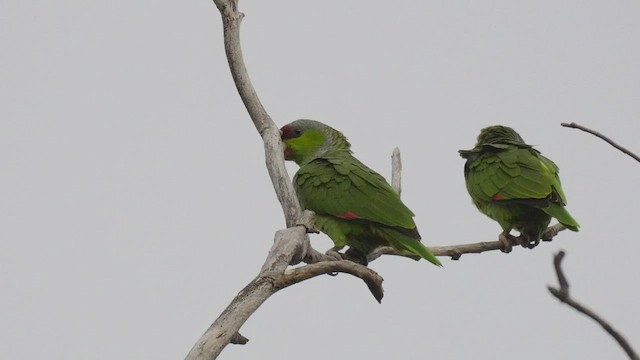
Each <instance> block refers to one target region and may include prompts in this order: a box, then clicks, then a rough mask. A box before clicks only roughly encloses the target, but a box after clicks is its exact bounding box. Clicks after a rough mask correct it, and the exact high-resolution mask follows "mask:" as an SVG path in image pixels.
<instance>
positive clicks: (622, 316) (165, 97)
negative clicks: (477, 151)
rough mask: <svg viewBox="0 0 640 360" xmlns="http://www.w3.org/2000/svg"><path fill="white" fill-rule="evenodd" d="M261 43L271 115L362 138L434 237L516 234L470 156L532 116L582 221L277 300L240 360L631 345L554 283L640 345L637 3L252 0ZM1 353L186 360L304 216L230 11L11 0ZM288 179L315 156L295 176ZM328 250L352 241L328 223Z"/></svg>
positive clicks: (531, 354)
mask: <svg viewBox="0 0 640 360" xmlns="http://www.w3.org/2000/svg"><path fill="white" fill-rule="evenodd" d="M240 8H241V10H242V11H243V12H245V13H246V17H245V20H244V21H243V25H242V45H243V48H244V52H245V58H246V63H247V66H248V69H249V72H250V75H251V78H252V80H253V81H254V84H255V86H256V89H257V91H258V94H259V95H260V98H261V100H262V103H263V104H264V105H265V107H266V109H267V111H268V112H269V113H270V115H271V116H272V117H273V119H274V120H275V121H276V123H278V124H279V125H284V124H285V123H288V122H290V121H292V120H294V119H297V118H311V119H316V120H320V121H323V122H326V123H327V124H330V125H332V126H334V127H335V128H337V129H339V130H341V131H343V132H344V133H345V134H346V135H347V137H348V138H349V139H350V141H351V142H352V144H353V150H354V152H355V155H356V156H357V157H358V158H359V159H361V160H362V161H363V162H365V163H366V164H368V165H369V166H370V167H372V168H373V169H375V170H377V171H379V172H380V173H381V174H383V175H384V176H386V177H388V176H389V174H390V168H391V164H390V154H391V151H392V149H393V147H394V146H399V147H400V148H401V150H402V155H403V164H404V172H403V193H402V195H403V199H404V201H405V202H406V204H407V205H408V206H409V207H410V208H411V209H412V210H413V211H414V212H415V213H416V222H417V224H418V227H419V229H420V232H421V234H422V236H423V240H424V241H425V242H426V244H428V245H453V244H459V243H469V242H478V241H491V240H494V239H496V238H497V235H498V233H499V232H500V228H499V226H498V224H497V223H495V222H493V221H492V220H490V219H489V218H486V217H484V216H483V215H481V214H480V213H479V212H478V211H477V210H476V209H475V208H474V207H473V205H472V204H471V202H470V199H469V196H468V194H467V192H466V189H465V187H464V179H463V175H462V168H463V164H464V162H463V159H461V158H460V157H459V156H458V153H457V150H458V149H466V148H470V147H472V146H473V144H474V142H475V137H476V136H477V134H478V131H479V129H480V128H482V127H484V126H487V125H490V124H497V123H500V124H505V125H509V126H512V127H514V128H515V129H516V130H517V131H519V132H520V134H521V135H522V136H523V138H524V139H525V140H526V141H527V142H529V143H531V144H535V145H536V146H537V148H538V149H539V150H541V151H542V152H543V154H544V155H547V156H548V157H550V158H551V159H553V160H554V161H555V162H556V163H557V164H558V165H559V166H560V168H561V178H562V182H563V186H564V189H565V192H566V195H567V197H568V201H569V204H568V209H569V211H570V212H571V213H572V214H573V216H574V217H575V218H576V219H577V220H578V221H579V223H580V224H581V226H582V228H581V231H580V232H579V233H571V232H568V231H567V232H563V233H561V234H560V235H559V236H558V237H557V238H556V239H555V240H554V241H553V242H551V243H543V244H542V245H540V246H539V247H538V248H536V249H534V250H532V251H531V250H525V249H521V248H516V249H515V250H514V252H513V253H511V254H509V255H504V254H502V253H499V252H491V253H485V254H481V255H465V256H463V257H462V259H461V260H460V261H457V262H454V261H450V260H448V259H445V258H443V259H442V260H443V263H444V268H443V269H438V268H436V267H434V266H432V265H430V264H429V263H427V262H424V261H421V262H413V261H411V260H408V259H399V258H395V257H391V258H389V257H387V258H382V259H379V260H377V261H375V262H373V263H372V264H371V267H372V268H373V269H375V270H376V271H377V272H378V273H379V274H381V275H382V276H383V277H384V278H385V282H384V287H385V290H386V293H385V295H386V296H385V298H384V300H383V302H382V304H381V305H380V304H378V303H377V302H376V301H375V300H374V299H373V297H372V296H371V295H370V293H369V291H368V290H367V288H366V287H365V286H364V285H363V283H362V282H361V281H360V280H358V279H355V278H353V277H350V276H347V275H340V276H337V277H329V276H324V277H319V278H316V279H313V280H310V281H307V282H304V283H302V284H299V285H297V286H294V287H292V288H288V289H286V290H284V291H282V292H280V293H277V294H276V295H274V296H273V297H271V298H270V299H269V300H268V301H267V302H266V303H265V304H264V305H263V306H262V307H261V308H260V309H259V310H258V311H257V312H256V313H255V314H254V315H253V316H252V317H251V318H250V319H249V321H248V322H247V323H246V324H245V326H244V327H243V328H242V330H241V332H242V334H243V335H245V336H247V337H248V338H250V340H251V341H250V342H249V343H248V345H246V346H229V347H227V348H226V349H225V350H224V352H223V353H222V355H221V358H223V359H270V358H276V357H278V358H282V359H300V358H305V359H310V360H316V359H326V358H333V359H364V358H370V359H389V358H394V359H424V358H433V359H479V360H485V359H522V360H532V359H587V360H589V359H594V360H595V359H624V358H625V355H624V353H623V352H622V350H621V349H620V348H619V347H618V345H617V344H616V343H614V341H613V340H612V339H611V338H610V337H609V336H608V335H607V334H605V333H604V332H603V331H602V330H601V329H600V328H599V327H598V326H597V325H596V324H595V323H594V322H592V321H591V320H589V319H587V318H585V317H584V316H582V315H580V314H578V313H577V312H575V311H574V310H572V309H570V308H569V307H567V306H565V305H562V304H560V303H559V302H558V301H557V300H555V298H552V297H551V295H550V294H549V293H548V292H547V290H546V286H547V285H548V284H552V285H555V284H556V278H555V273H554V271H553V268H552V256H553V254H554V253H555V252H556V251H558V250H559V249H565V250H566V251H567V253H568V255H567V257H566V259H565V270H566V273H567V275H568V277H569V281H570V284H571V291H572V295H573V296H575V297H576V298H577V299H579V300H580V301H582V302H583V303H584V304H586V305H587V306H589V307H591V308H593V309H595V310H597V311H598V312H599V313H600V314H601V315H602V316H604V317H605V318H606V319H607V320H609V321H611V323H612V324H614V326H615V327H616V328H617V329H619V330H620V331H621V332H622V333H624V334H625V335H626V336H627V338H628V339H629V340H630V342H631V343H632V344H633V345H635V347H636V349H637V350H640V307H639V306H638V302H639V301H640V299H639V297H640V281H639V280H638V279H639V278H640V265H639V264H638V261H637V259H638V253H639V252H640V241H638V228H637V225H638V221H639V216H638V210H639V209H640V192H639V191H638V185H639V184H640V164H638V163H637V162H634V161H633V160H632V159H631V158H629V157H628V156H626V155H624V154H622V153H620V152H619V151H617V150H615V149H614V148H612V147H611V146H609V145H608V144H606V143H604V142H603V141H601V140H599V139H597V138H595V137H593V136H591V135H588V134H585V133H582V132H580V131H578V130H572V129H565V128H562V127H560V123H561V122H571V121H575V122H578V123H581V124H583V125H585V126H589V127H592V128H594V129H597V130H600V131H602V132H603V133H605V134H607V135H609V136H610V137H612V138H613V139H615V140H616V141H618V142H619V143H621V144H623V145H625V146H627V147H629V148H630V149H632V150H634V151H635V152H636V153H640V142H639V141H638V140H639V136H640V41H639V39H640V2H638V1H547V0H538V1H507V0H504V1H497V0H496V1H476V2H469V1H424V0H421V1H402V2H389V1H344V0H342V1H337V0H336V1H264V0H261V1H252V0H244V1H241V3H240ZM0 28H1V31H0V36H1V38H0V39H1V40H0V41H1V44H0V49H1V52H2V55H1V56H0V61H1V66H0V74H1V77H2V80H1V81H0V99H2V106H0V171H1V175H0V324H2V326H0V353H1V354H3V355H2V357H3V358H6V359H38V358H47V359H54V360H57V359H98V360H99V359H131V360H134V359H136V360H137V359H181V358H183V357H184V356H185V355H186V354H187V352H188V351H189V349H190V348H191V346H192V345H193V344H194V343H195V341H196V340H197V339H198V338H199V337H200V335H201V334H202V333H203V332H204V330H205V329H206V328H207V327H208V326H209V325H210V323H211V322H212V321H213V320H214V319H215V318H216V317H217V316H218V314H219V313H220V312H221V311H222V310H223V309H224V308H225V307H226V305H227V304H228V303H229V302H230V301H231V299H232V298H233V297H234V295H235V294H236V293H237V292H238V291H239V290H240V289H241V288H242V287H244V286H245V284H246V283H247V282H249V281H250V280H251V279H252V278H253V277H254V276H255V275H256V274H257V272H258V270H259V269H260V266H261V265H262V262H263V261H264V259H265V257H266V255H267V252H268V250H269V248H270V246H271V244H272V239H273V234H274V232H275V231H276V230H278V229H280V228H282V227H283V226H284V221H283V216H282V212H281V209H280V205H279V203H278V202H277V200H276V197H275V195H274V192H273V190H272V186H271V183H270V180H269V178H268V176H267V172H266V170H265V167H264V155H263V150H262V149H263V148H262V143H261V140H260V138H259V136H258V134H257V132H256V131H255V129H254V127H253V124H252V123H251V122H250V120H249V117H248V115H247V113H246V111H245V109H244V107H243V105H242V103H241V101H240V98H239V96H238V94H237V92H236V90H235V87H234V85H233V82H232V79H231V76H230V73H229V69H228V66H227V63H226V58H225V56H224V51H223V43H222V27H221V20H220V15H219V13H218V10H217V9H216V7H215V6H214V4H213V3H212V2H211V1H205V0H201V1H143V0H135V1H116V2H113V1H111V2H109V1H68V0H67V1H64V0H63V1H55V2H42V1H30V0H24V1H17V0H14V1H11V0H9V1H3V2H1V3H0ZM288 166H289V167H288V168H289V170H290V173H291V175H293V173H294V172H295V170H296V169H297V167H296V166H295V164H289V165H288ZM312 243H313V244H314V246H315V247H316V248H317V249H319V250H322V251H324V250H326V249H328V248H329V247H331V242H330V240H329V239H328V238H326V237H325V236H324V235H314V236H313V237H312Z"/></svg>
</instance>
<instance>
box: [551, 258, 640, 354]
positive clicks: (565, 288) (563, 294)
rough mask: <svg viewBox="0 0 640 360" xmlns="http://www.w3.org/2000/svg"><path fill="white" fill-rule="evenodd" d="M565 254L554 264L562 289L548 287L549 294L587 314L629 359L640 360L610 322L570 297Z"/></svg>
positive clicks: (555, 260)
mask: <svg viewBox="0 0 640 360" xmlns="http://www.w3.org/2000/svg"><path fill="white" fill-rule="evenodd" d="M564 255H565V252H564V251H562V250H561V251H559V252H558V253H557V254H556V255H555V256H554V258H553V264H554V267H555V269H556V274H557V275H558V282H559V283H560V288H554V287H551V286H547V289H549V292H550V293H551V294H552V295H553V296H555V297H556V298H557V299H558V300H560V301H561V302H563V303H565V304H567V305H569V306H571V307H572V308H574V309H575V310H576V311H578V312H581V313H583V314H585V315H586V316H588V317H590V318H591V319H593V320H594V321H595V322H597V323H598V324H600V326H602V327H603V328H604V330H605V331H606V332H607V333H609V335H611V336H612V337H613V338H614V339H615V340H616V341H617V342H618V344H619V345H620V346H621V347H622V349H623V350H624V351H625V352H626V353H627V355H628V356H629V359H631V360H640V358H638V355H637V354H636V352H635V351H634V350H633V349H632V348H631V345H630V344H629V342H628V341H627V339H625V338H624V336H622V334H620V333H619V332H617V331H616V330H615V329H614V328H613V327H612V326H611V325H609V323H608V322H606V321H605V320H604V319H603V318H601V317H600V316H599V315H598V314H596V313H595V312H593V311H591V310H590V309H588V308H586V307H584V306H583V305H582V304H580V303H578V302H577V301H575V300H574V299H572V298H571V295H569V282H568V281H567V278H566V277H565V275H564V272H563V271H562V266H561V265H562V259H563V258H564Z"/></svg>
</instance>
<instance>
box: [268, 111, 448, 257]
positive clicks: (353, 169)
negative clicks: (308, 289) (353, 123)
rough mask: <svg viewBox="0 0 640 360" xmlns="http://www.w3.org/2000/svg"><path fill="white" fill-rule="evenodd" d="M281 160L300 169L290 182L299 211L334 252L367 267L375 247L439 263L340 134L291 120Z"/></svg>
mask: <svg viewBox="0 0 640 360" xmlns="http://www.w3.org/2000/svg"><path fill="white" fill-rule="evenodd" d="M280 131H281V134H282V142H283V148H284V157H285V159H286V160H293V161H295V162H296V163H297V164H298V165H299V166H300V169H299V170H298V172H297V173H296V175H295V176H294V178H293V183H294V187H295V189H296V192H297V194H298V198H299V199H300V203H301V205H302V207H303V208H305V209H308V210H311V211H313V212H315V214H316V216H315V226H316V227H317V228H318V229H319V230H320V231H322V232H323V233H325V234H327V235H328V236H329V237H330V238H331V240H333V242H334V244H335V247H334V248H333V249H332V250H333V251H338V250H340V249H342V248H344V246H345V245H348V246H349V250H348V251H347V256H348V257H349V258H350V259H352V260H355V261H358V262H361V263H363V264H365V265H366V264H367V261H366V258H367V254H369V253H370V252H371V251H372V250H374V249H376V248H377V247H380V246H389V245H390V246H392V247H393V248H395V249H397V250H408V251H410V252H412V253H414V254H416V255H418V256H420V257H422V258H424V259H426V260H428V261H429V262H431V263H433V264H435V265H439V266H441V264H440V261H438V259H437V258H436V257H435V256H434V255H433V254H432V253H431V252H430V251H429V249H427V248H426V247H425V246H424V245H422V243H421V242H420V234H419V233H418V229H417V228H416V224H415V222H414V221H413V213H412V212H411V210H409V208H407V207H406V206H405V205H404V204H403V203H402V201H401V200H400V196H398V194H397V193H396V192H395V191H394V190H393V188H392V187H391V186H390V185H389V184H388V183H387V182H386V180H385V179H384V178H383V177H382V176H380V174H378V173H376V172H375V171H373V170H371V169H369V168H368V167H367V166H366V165H364V164H363V163H361V162H360V161H359V160H358V159H356V158H355V157H353V155H352V154H351V149H350V147H351V144H349V141H348V140H347V138H346V137H345V136H344V135H342V133H341V132H339V131H337V130H335V129H333V128H332V127H329V126H327V125H325V124H323V123H321V122H318V121H314V120H296V121H294V122H292V123H290V124H288V125H285V126H283V127H282V129H280Z"/></svg>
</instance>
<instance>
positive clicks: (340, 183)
mask: <svg viewBox="0 0 640 360" xmlns="http://www.w3.org/2000/svg"><path fill="white" fill-rule="evenodd" d="M294 183H295V186H296V189H297V192H298V196H299V197H300V201H301V202H302V204H303V205H304V207H305V208H307V209H310V210H313V211H314V212H316V213H318V214H321V215H331V216H340V215H344V214H347V213H349V212H350V213H352V214H355V215H357V216H358V219H360V220H367V221H372V222H375V223H379V224H383V225H386V226H389V227H398V228H403V229H407V230H412V229H415V228H416V224H415V222H414V221H413V212H411V210H409V208H407V207H406V205H404V204H403V203H402V201H401V200H400V197H399V196H398V194H397V193H396V192H395V191H394V190H393V188H391V186H390V185H389V184H388V183H387V182H386V180H385V179H384V178H383V177H382V176H381V175H379V174H378V173H376V172H375V171H373V170H371V169H369V168H368V167H367V166H365V165H364V164H362V163H361V162H360V161H358V160H357V159H356V158H353V157H351V156H350V157H349V158H346V159H340V158H337V159H332V158H329V159H316V160H314V161H312V162H310V163H308V164H306V165H304V166H302V167H301V168H300V170H298V172H297V174H296V177H295V179H294ZM416 233H417V231H416Z"/></svg>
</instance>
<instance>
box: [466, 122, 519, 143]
mask: <svg viewBox="0 0 640 360" xmlns="http://www.w3.org/2000/svg"><path fill="white" fill-rule="evenodd" d="M489 144H510V145H525V142H524V140H523V139H522V137H521V136H520V134H518V133H517V132H516V131H515V130H513V129H512V128H510V127H508V126H502V125H493V126H488V127H486V128H484V129H482V130H480V135H478V142H477V143H476V147H478V146H482V145H489Z"/></svg>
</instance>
